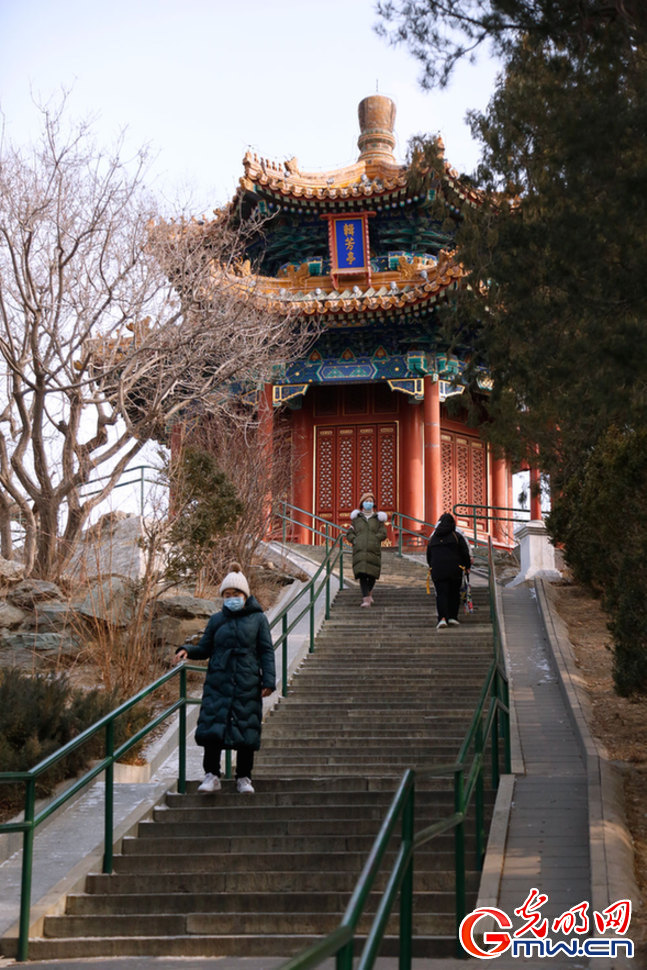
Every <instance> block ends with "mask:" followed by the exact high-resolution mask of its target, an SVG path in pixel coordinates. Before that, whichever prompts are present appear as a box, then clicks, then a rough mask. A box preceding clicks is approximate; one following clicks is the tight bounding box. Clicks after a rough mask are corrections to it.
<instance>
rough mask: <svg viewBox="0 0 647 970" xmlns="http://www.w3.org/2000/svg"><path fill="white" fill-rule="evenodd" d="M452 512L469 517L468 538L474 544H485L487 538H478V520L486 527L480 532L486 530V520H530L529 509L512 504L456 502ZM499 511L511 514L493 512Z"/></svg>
mask: <svg viewBox="0 0 647 970" xmlns="http://www.w3.org/2000/svg"><path fill="white" fill-rule="evenodd" d="M463 510H467V511H463ZM452 512H453V514H454V516H455V517H458V516H460V517H462V518H465V519H471V522H472V528H473V535H471V536H470V539H473V541H474V545H479V544H481V545H487V539H485V538H484V539H479V537H478V522H479V521H481V522H485V523H486V528H485V529H481V533H484V532H486V531H487V523H488V522H513V523H515V522H529V521H530V510H529V509H517V508H514V507H512V506H505V505H473V504H467V503H460V502H459V503H457V504H456V505H455V506H454V507H453V509H452ZM499 512H509V513H512V514H511V515H498V514H493V513H499Z"/></svg>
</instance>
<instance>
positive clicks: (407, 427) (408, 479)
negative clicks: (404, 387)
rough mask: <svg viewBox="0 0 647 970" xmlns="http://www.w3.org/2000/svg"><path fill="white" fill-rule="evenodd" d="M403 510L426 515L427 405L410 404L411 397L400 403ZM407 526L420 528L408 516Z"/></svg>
mask: <svg viewBox="0 0 647 970" xmlns="http://www.w3.org/2000/svg"><path fill="white" fill-rule="evenodd" d="M400 418H401V422H400V427H401V429H402V437H401V444H400V495H401V496H402V501H401V504H400V511H401V512H403V513H405V514H408V515H412V516H413V517H414V518H415V519H424V517H425V492H424V481H425V478H424V449H423V406H422V404H410V403H409V401H408V399H407V400H404V401H402V402H401V404H400ZM404 525H405V528H407V529H411V530H412V531H414V532H415V531H419V530H420V528H421V526H420V523H419V522H414V521H412V520H410V519H409V520H407V519H405V520H404Z"/></svg>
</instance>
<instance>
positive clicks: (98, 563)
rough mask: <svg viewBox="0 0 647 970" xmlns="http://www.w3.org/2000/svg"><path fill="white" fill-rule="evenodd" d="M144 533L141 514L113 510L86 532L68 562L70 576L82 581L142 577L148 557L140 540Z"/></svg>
mask: <svg viewBox="0 0 647 970" xmlns="http://www.w3.org/2000/svg"><path fill="white" fill-rule="evenodd" d="M143 535H144V529H143V522H142V519H141V517H140V516H139V515H127V514H126V513H123V512H111V513H109V514H108V515H104V516H103V517H102V518H101V519H99V521H98V522H97V523H96V525H94V526H92V527H91V528H90V529H87V530H86V531H85V532H84V533H83V537H82V539H81V542H80V545H79V548H78V550H77V551H76V552H75V554H74V555H73V557H72V559H71V560H70V563H69V564H68V567H67V571H68V572H69V574H70V575H72V576H75V577H77V578H79V579H81V580H86V579H105V578H106V577H108V576H120V577H122V578H124V579H131V580H136V579H141V577H142V576H143V575H144V571H145V566H146V557H145V554H144V550H143V549H142V547H141V542H140V540H141V539H142V537H143Z"/></svg>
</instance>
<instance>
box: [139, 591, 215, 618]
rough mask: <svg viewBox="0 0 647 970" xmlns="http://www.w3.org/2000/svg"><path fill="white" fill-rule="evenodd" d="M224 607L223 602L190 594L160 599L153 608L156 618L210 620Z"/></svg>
mask: <svg viewBox="0 0 647 970" xmlns="http://www.w3.org/2000/svg"><path fill="white" fill-rule="evenodd" d="M221 606H222V600H221V599H218V600H205V599H200V598H199V597H197V596H189V595H188V594H178V595H177V596H168V597H165V598H164V599H159V600H157V601H156V602H155V604H154V606H153V611H154V616H155V617H156V618H157V617H161V616H174V617H177V618H178V619H193V618H195V617H201V618H203V619H209V617H210V616H211V614H212V613H217V612H218V610H219V609H220V607H221Z"/></svg>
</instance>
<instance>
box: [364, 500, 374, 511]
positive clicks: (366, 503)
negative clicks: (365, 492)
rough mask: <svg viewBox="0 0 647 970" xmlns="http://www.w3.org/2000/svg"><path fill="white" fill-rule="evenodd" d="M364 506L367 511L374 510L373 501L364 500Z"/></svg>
mask: <svg viewBox="0 0 647 970" xmlns="http://www.w3.org/2000/svg"><path fill="white" fill-rule="evenodd" d="M362 507H363V509H364V511H365V512H372V511H373V503H372V502H364V504H363V506H362Z"/></svg>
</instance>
